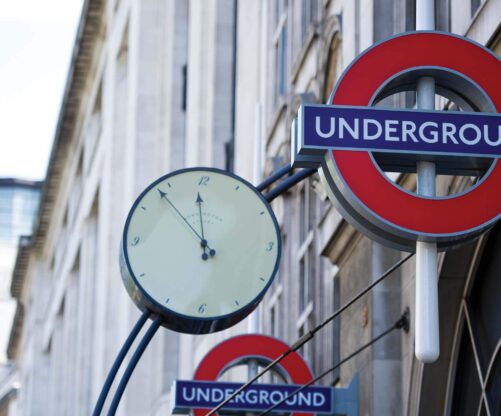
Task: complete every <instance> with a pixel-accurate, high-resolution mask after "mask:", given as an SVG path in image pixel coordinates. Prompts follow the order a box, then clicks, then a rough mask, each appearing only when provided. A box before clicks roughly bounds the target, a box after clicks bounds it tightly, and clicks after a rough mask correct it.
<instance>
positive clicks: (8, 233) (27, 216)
mask: <svg viewBox="0 0 501 416" xmlns="http://www.w3.org/2000/svg"><path fill="white" fill-rule="evenodd" d="M40 188H41V182H38V181H28V180H21V179H15V178H0V241H1V242H2V243H8V244H14V245H17V241H18V238H19V236H21V235H30V234H31V232H32V229H33V222H34V220H35V218H36V213H37V210H38V204H39V199H40Z"/></svg>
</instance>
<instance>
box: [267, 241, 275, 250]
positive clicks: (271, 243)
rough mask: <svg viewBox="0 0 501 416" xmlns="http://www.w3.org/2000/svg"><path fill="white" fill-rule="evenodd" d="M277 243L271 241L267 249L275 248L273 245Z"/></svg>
mask: <svg viewBox="0 0 501 416" xmlns="http://www.w3.org/2000/svg"><path fill="white" fill-rule="evenodd" d="M274 245H275V243H274V242H273V241H270V242H269V243H268V245H267V246H266V251H271V250H272V249H273V246H274Z"/></svg>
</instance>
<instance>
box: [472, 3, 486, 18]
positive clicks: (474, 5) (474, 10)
mask: <svg viewBox="0 0 501 416" xmlns="http://www.w3.org/2000/svg"><path fill="white" fill-rule="evenodd" d="M484 1H485V0H471V17H473V16H475V13H476V12H477V10H478V9H479V8H480V6H481V4H482V3H483V2H484Z"/></svg>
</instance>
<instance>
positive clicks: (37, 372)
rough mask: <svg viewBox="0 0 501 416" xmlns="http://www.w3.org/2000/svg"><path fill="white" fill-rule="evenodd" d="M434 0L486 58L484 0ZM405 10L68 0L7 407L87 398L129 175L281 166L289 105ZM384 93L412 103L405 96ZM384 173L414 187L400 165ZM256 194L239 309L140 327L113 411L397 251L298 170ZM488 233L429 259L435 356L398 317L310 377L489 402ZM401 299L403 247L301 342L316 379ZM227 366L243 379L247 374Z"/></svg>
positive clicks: (353, 2) (455, 402)
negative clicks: (192, 330)
mask: <svg viewBox="0 0 501 416" xmlns="http://www.w3.org/2000/svg"><path fill="white" fill-rule="evenodd" d="M436 3H437V5H436V16H437V17H436V21H437V29H440V30H446V31H451V32H454V33H458V34H460V35H465V36H468V37H470V38H472V39H474V40H476V41H477V42H479V43H481V44H483V45H486V46H487V47H489V48H491V49H492V50H494V51H495V52H496V53H498V54H499V53H500V48H501V42H500V22H501V1H500V0H484V1H480V0H468V1H464V0H438V1H437V2H436ZM465 4H467V7H465ZM414 21H415V7H414V1H413V0H399V1H390V0H330V1H329V0H274V1H266V0H259V1H252V0H233V1H232V0H176V1H175V0H141V1H139V0H109V1H106V0H86V1H85V3H84V7H83V12H82V17H81V21H80V27H79V30H78V36H77V40H76V43H75V50H74V54H73V60H72V64H71V68H70V72H69V75H68V81H67V86H66V92H65V96H64V101H63V105H62V108H61V113H60V117H59V121H58V126H57V132H56V136H55V140H54V147H53V150H52V154H51V160H50V164H49V168H48V172H47V180H46V182H45V184H44V188H43V193H42V203H41V209H40V213H39V217H38V223H37V227H36V232H35V234H34V236H33V239H32V242H31V245H30V246H28V247H25V248H24V250H23V252H22V253H21V256H22V258H20V259H19V262H18V264H17V265H16V270H15V272H14V276H15V280H14V284H13V288H12V292H13V295H14V296H15V297H16V298H17V299H18V300H19V302H20V303H21V305H22V311H23V313H19V314H18V315H17V316H16V322H15V330H14V331H13V332H12V335H11V339H10V343H9V351H8V353H9V356H10V358H12V359H14V360H15V361H16V363H17V365H18V368H19V373H20V382H21V387H20V390H19V393H18V397H17V401H16V404H15V406H11V412H10V413H9V414H14V415H17V414H19V415H54V416H57V415H70V414H71V415H80V414H81V415H86V414H89V413H90V412H91V410H92V407H93V405H94V403H95V401H96V399H97V396H98V394H99V391H100V388H101V386H102V383H103V381H104V378H105V376H106V374H107V371H108V369H109V368H110V366H111V364H112V361H113V359H114V357H115V355H116V354H117V352H118V350H119V348H120V346H121V344H122V342H123V341H124V339H125V338H126V336H127V334H128V333H129V331H130V329H131V328H132V326H133V324H134V322H135V321H136V320H137V318H138V316H139V311H138V310H137V308H136V307H135V306H134V304H133V303H132V302H131V301H130V299H129V298H128V296H127V294H126V292H125V290H124V288H123V285H122V283H121V279H120V274H119V269H118V247H119V242H120V238H121V232H122V228H123V225H124V221H125V217H126V215H127V212H128V209H129V207H130V206H131V204H132V202H133V201H134V199H135V197H136V196H137V195H138V194H139V192H140V191H141V190H142V189H143V188H144V187H145V186H146V185H148V184H149V183H150V182H151V181H152V180H154V179H155V178H157V177H159V176H161V175H162V174H165V173H167V172H169V171H172V170H175V169H178V168H181V167H184V166H196V165H205V166H207V165H208V166H215V167H219V168H223V169H230V170H233V171H234V172H235V173H237V174H239V175H241V176H243V177H244V178H246V179H247V180H249V181H251V182H253V183H255V184H258V183H259V182H260V181H261V180H262V179H263V178H264V177H266V176H267V175H269V174H270V173H271V172H272V171H274V170H275V169H276V168H278V167H281V166H283V165H285V164H286V163H288V162H289V159H290V124H291V121H292V119H293V117H294V115H295V113H296V112H297V109H298V108H299V105H300V104H301V103H302V102H325V101H326V100H327V98H328V96H329V94H330V91H331V90H332V88H333V86H334V84H335V81H336V80H337V79H338V78H339V76H340V75H341V73H342V71H343V70H344V69H345V68H346V67H347V65H349V63H350V62H351V61H352V60H353V59H354V58H355V57H356V56H357V54H358V53H360V52H361V51H362V50H364V49H365V48H367V47H368V46H370V45H372V44H373V43H374V42H376V41H379V40H381V39H384V38H385V37H387V36H390V35H392V34H395V33H400V32H403V31H407V30H413V28H414ZM437 103H439V104H440V105H450V103H447V102H445V100H443V99H439V98H437ZM383 104H384V105H389V106H412V105H413V104H414V97H413V95H412V94H407V95H405V94H402V95H399V96H396V97H392V98H390V99H388V100H386V101H385V102H384V103H383ZM391 178H393V179H394V180H395V181H397V182H398V183H399V185H400V186H403V187H406V188H408V189H410V190H412V189H414V188H415V184H416V179H415V175H413V174H404V175H397V174H393V175H391ZM437 184H438V189H439V191H440V192H441V193H442V194H448V193H451V192H457V191H460V190H462V189H465V188H466V187H468V186H470V185H471V179H470V178H468V177H456V178H451V177H439V178H438V181H437ZM272 207H273V209H274V211H275V213H276V215H277V218H278V221H279V224H280V226H281V231H282V241H283V257H282V261H281V267H280V270H279V273H278V276H277V277H276V281H275V283H274V284H273V286H272V287H271V288H270V290H269V292H268V293H267V295H266V296H265V298H264V300H263V301H262V303H261V305H260V307H259V308H258V310H257V311H256V312H255V313H254V314H253V315H252V316H251V317H249V318H248V319H247V320H245V321H243V322H242V323H240V324H239V325H237V326H236V327H234V328H231V329H229V330H226V331H223V332H221V333H216V334H212V335H207V336H189V335H178V334H175V333H173V332H170V331H167V330H161V331H159V333H157V335H156V336H155V338H154V340H153V341H152V343H151V344H150V346H149V347H148V350H147V351H146V353H145V355H144V356H143V358H142V360H141V362H140V364H139V365H138V367H137V369H136V371H135V373H134V375H133V377H132V379H131V381H130V383H129V385H128V388H127V391H126V394H125V396H124V399H123V402H122V404H121V406H120V408H119V411H118V414H120V415H156V414H158V415H160V414H165V413H166V412H168V408H169V406H168V400H169V389H170V384H171V382H172V381H173V380H174V379H176V378H178V379H190V378H191V377H192V375H193V372H194V370H195V368H196V366H197V363H198V362H199V361H200V360H201V358H202V357H203V356H204V355H205V354H206V353H207V351H208V350H209V349H210V348H211V347H213V346H214V345H216V344H217V343H218V342H220V341H222V340H224V339H227V338H228V337H230V336H232V335H235V334H238V333H242V332H259V333H265V334H270V335H273V336H276V337H278V338H281V339H283V340H284V341H285V342H287V343H292V342H294V341H295V340H297V339H298V338H299V337H301V336H302V335H304V334H306V333H307V332H308V331H310V330H312V329H313V328H314V327H315V326H316V325H318V324H320V323H321V322H322V321H323V320H324V319H325V318H326V317H328V316H329V315H330V314H332V313H333V312H334V311H335V310H336V309H337V308H338V307H339V306H341V305H343V304H344V303H346V302H347V301H348V300H349V299H351V298H352V297H353V296H354V295H355V294H357V293H358V292H359V291H360V290H362V289H363V288H364V287H366V286H367V285H369V284H370V283H371V282H373V281H374V280H376V279H377V278H378V277H379V276H381V274H382V273H383V272H384V271H385V270H386V269H387V268H389V267H391V266H392V265H394V264H395V263H396V262H397V261H399V260H401V259H402V258H403V256H404V255H405V254H404V253H401V252H397V251H394V250H391V249H388V248H385V247H383V246H381V245H379V244H377V243H374V242H372V241H370V240H369V239H368V238H366V237H364V236H363V235H361V234H360V233H358V232H357V231H356V230H355V229H354V228H353V227H352V226H351V225H349V224H348V223H346V222H345V221H344V220H343V218H342V217H341V215H340V214H339V212H337V211H336V210H335V208H334V207H333V205H332V204H331V202H330V201H329V200H328V198H327V196H326V193H325V191H324V189H323V188H322V185H321V183H320V182H319V178H318V176H317V175H313V176H311V177H310V178H308V179H306V180H304V181H302V182H301V183H300V184H299V185H297V186H295V187H294V188H292V189H291V190H290V191H288V192H286V193H285V194H283V195H282V196H281V197H280V198H278V199H276V200H275V201H274V202H273V204H272ZM498 235H499V234H498V229H497V228H495V229H494V230H493V232H492V233H491V234H490V235H489V236H485V237H483V238H481V239H480V240H479V241H476V242H473V243H471V244H468V245H466V246H463V247H460V248H459V249H456V250H452V251H450V252H448V253H447V254H445V255H441V256H440V262H439V267H440V269H439V270H440V281H439V288H440V319H441V321H440V325H441V349H442V351H441V356H440V359H439V360H438V361H437V362H436V363H434V364H428V365H423V364H421V363H419V362H418V361H417V360H416V359H415V358H414V351H413V342H414V338H413V337H414V330H413V324H412V318H411V325H410V330H409V332H408V333H405V332H403V331H397V330H395V331H393V332H392V333H391V334H390V335H388V336H387V337H385V338H383V339H382V340H380V341H378V343H376V344H374V346H373V347H372V348H369V349H367V350H365V351H363V352H362V353H360V354H358V355H357V356H356V357H355V358H354V359H353V360H351V361H349V362H347V363H346V364H345V365H343V366H341V368H340V370H338V371H336V372H334V373H333V374H331V375H329V376H328V377H326V378H325V379H324V380H322V382H321V383H322V384H325V385H335V386H337V387H343V386H347V385H348V384H349V383H350V381H351V380H352V379H353V377H354V376H358V377H359V380H360V389H359V407H360V414H367V415H398V414H406V415H417V414H422V415H428V414H442V413H444V414H474V413H464V412H465V411H469V410H470V409H475V410H474V411H475V412H477V411H478V412H479V414H491V415H494V414H496V409H499V406H500V404H499V403H500V401H501V398H500V397H499V393H496V392H498V391H501V389H497V390H496V386H498V384H496V383H499V377H500V373H501V367H500V364H499V362H500V360H499V356H500V354H501V352H500V351H501V349H500V348H499V339H500V336H501V332H500V331H499V326H496V325H495V324H493V323H492V322H493V321H492V320H489V319H488V318H490V317H492V316H495V314H496V313H497V312H499V307H497V306H496V302H495V298H494V300H493V299H491V298H489V297H488V295H489V293H499V289H500V284H499V282H497V281H496V278H495V276H496V271H498V270H499V267H498V265H497V263H496V261H495V259H496V253H499V250H500V249H501V248H500V247H499V246H498V240H499V238H498ZM498 280H499V279H498ZM496 285H497V286H496ZM496 288H497V291H496ZM469 299H471V302H470V301H469ZM478 305H486V306H485V307H479V306H478ZM406 308H409V310H410V315H411V317H412V316H413V308H414V263H413V259H411V260H409V261H408V262H406V263H405V264H404V265H403V266H402V267H400V268H398V269H397V270H396V271H395V272H394V273H392V274H391V275H390V276H389V277H388V278H387V279H386V280H385V281H384V282H383V283H382V284H380V285H378V286H376V288H375V289H373V290H372V291H370V292H369V293H368V294H367V295H366V296H364V297H363V298H362V299H361V300H359V301H358V302H356V303H355V304H354V305H353V306H352V307H350V308H349V309H347V310H346V312H344V313H343V314H342V315H341V317H340V318H339V319H337V320H335V321H333V322H332V323H331V324H329V325H328V326H327V327H325V328H324V329H323V330H322V332H319V333H318V334H317V335H316V336H315V338H314V339H313V340H312V341H311V342H309V343H307V344H306V345H305V346H304V347H303V348H302V349H301V353H302V354H303V356H304V357H305V358H306V360H307V361H308V363H309V364H310V366H311V367H312V369H313V371H314V372H316V373H320V372H322V371H323V370H325V369H327V368H329V367H331V366H332V365H333V364H335V363H337V362H338V361H339V360H340V359H342V358H343V357H346V356H347V355H349V354H351V353H352V352H353V351H354V350H356V349H357V348H358V347H360V346H361V345H363V344H364V343H366V342H368V341H370V340H371V339H373V338H374V337H375V336H377V335H379V334H380V333H381V332H382V331H384V330H385V329H387V328H388V327H391V326H392V325H393V324H394V323H395V321H397V320H398V319H399V318H400V316H401V314H402V312H403V311H404V310H405V309H406ZM482 308H483V309H482ZM496 308H497V309H496ZM476 317H480V318H479V321H478V322H479V324H478V328H480V329H479V331H480V332H481V333H482V334H483V338H482V337H478V332H477V330H476V329H475V328H476V323H475V322H476V321H475V319H476ZM482 331H483V332H482ZM466 376H467V377H466ZM227 377H232V378H233V379H237V378H239V379H244V378H245V377H246V372H245V371H241V370H240V371H235V372H234V373H232V374H231V375H228V376H227ZM269 379H270V378H268V380H269ZM465 380H471V382H472V383H473V385H474V387H472V388H471V389H469V388H468V385H466V384H465V383H466V381H465ZM463 391H467V392H470V391H471V392H472V393H471V395H468V394H462V392H463ZM468 406H470V407H468ZM496 406H497V407H496ZM464 409H466V410H464ZM461 412H463V413H461ZM482 412H483V413H482Z"/></svg>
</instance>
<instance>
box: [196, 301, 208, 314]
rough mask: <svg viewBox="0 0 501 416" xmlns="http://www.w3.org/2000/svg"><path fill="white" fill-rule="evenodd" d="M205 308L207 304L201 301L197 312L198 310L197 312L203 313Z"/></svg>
mask: <svg viewBox="0 0 501 416" xmlns="http://www.w3.org/2000/svg"><path fill="white" fill-rule="evenodd" d="M206 308H207V304H206V303H202V304H201V305H200V306H199V307H198V312H199V313H204V312H205V309H206Z"/></svg>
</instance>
